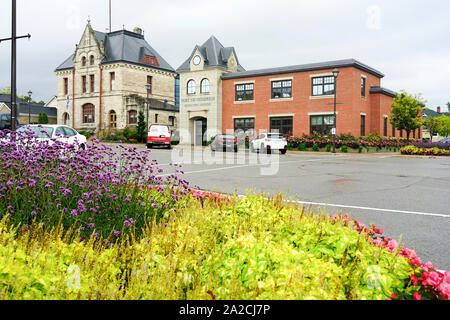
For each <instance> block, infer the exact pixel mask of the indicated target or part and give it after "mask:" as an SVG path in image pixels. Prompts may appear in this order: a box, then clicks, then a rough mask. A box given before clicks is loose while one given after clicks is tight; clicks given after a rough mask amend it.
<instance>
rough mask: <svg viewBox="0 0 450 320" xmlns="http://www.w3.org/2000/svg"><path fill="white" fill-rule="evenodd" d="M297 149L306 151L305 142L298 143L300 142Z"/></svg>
mask: <svg viewBox="0 0 450 320" xmlns="http://www.w3.org/2000/svg"><path fill="white" fill-rule="evenodd" d="M298 150H299V151H307V150H308V148H306V144H304V143H300V144H299V145H298Z"/></svg>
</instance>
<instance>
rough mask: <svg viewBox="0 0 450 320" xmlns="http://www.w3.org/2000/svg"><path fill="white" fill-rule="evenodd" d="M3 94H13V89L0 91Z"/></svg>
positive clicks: (7, 88) (8, 88)
mask: <svg viewBox="0 0 450 320" xmlns="http://www.w3.org/2000/svg"><path fill="white" fill-rule="evenodd" d="M0 93H1V94H11V87H6V88H3V89H0Z"/></svg>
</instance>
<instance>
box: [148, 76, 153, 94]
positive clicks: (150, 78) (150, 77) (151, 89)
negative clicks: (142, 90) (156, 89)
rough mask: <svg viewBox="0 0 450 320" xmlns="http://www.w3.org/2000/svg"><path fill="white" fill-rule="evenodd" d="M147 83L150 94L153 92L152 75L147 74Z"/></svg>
mask: <svg viewBox="0 0 450 320" xmlns="http://www.w3.org/2000/svg"><path fill="white" fill-rule="evenodd" d="M147 84H149V85H150V94H152V92H153V77H152V76H147Z"/></svg>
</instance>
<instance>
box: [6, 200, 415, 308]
mask: <svg viewBox="0 0 450 320" xmlns="http://www.w3.org/2000/svg"><path fill="white" fill-rule="evenodd" d="M144 235H145V237H143V238H142V239H141V240H134V239H129V240H124V239H120V240H119V241H118V242H116V244H115V246H114V247H112V248H107V247H106V246H103V245H102V244H101V243H100V244H99V243H95V242H94V240H93V239H91V241H90V242H88V243H86V242H84V243H83V242H69V241H68V240H66V239H69V238H71V237H70V234H66V233H64V232H63V231H62V230H59V229H53V230H51V231H44V230H43V229H42V227H41V226H39V227H35V228H32V230H30V231H25V230H18V229H14V228H12V227H10V226H9V224H8V221H7V219H4V220H3V221H2V222H1V224H0V299H129V300H130V299H131V300H134V299H155V300H159V299H175V300H178V299H192V300H196V299H221V300H229V299H238V300H240V299H386V298H389V297H390V295H391V294H392V293H393V290H394V288H398V289H400V290H401V289H402V288H404V287H405V286H406V285H407V283H408V279H409V277H408V276H409V274H411V273H412V269H411V266H410V265H409V263H408V261H407V260H406V259H404V258H401V257H398V256H395V255H392V254H390V253H388V252H387V251H386V250H385V249H382V248H377V247H374V246H373V245H372V244H370V242H369V240H368V239H366V238H365V237H364V236H360V235H358V233H357V232H356V231H354V230H352V229H351V228H349V227H348V226H346V225H345V223H343V222H341V221H337V220H330V219H328V217H326V216H325V214H324V213H320V212H319V214H314V212H312V210H311V209H305V208H295V207H294V206H288V205H286V204H285V202H283V201H282V199H281V198H280V197H277V198H275V199H272V200H265V199H264V198H263V197H262V196H259V197H256V196H251V197H248V198H243V199H239V200H234V201H232V203H231V204H230V205H226V204H219V205H213V203H208V201H206V203H205V202H204V203H203V204H202V203H200V202H199V201H197V200H193V199H191V200H188V202H187V204H186V208H185V209H183V210H181V211H180V213H179V214H178V215H177V216H176V217H174V216H172V217H171V221H170V222H169V223H168V225H167V226H165V225H162V224H156V222H154V223H153V224H151V225H149V226H148V227H147V229H146V230H145V232H144ZM374 269H375V270H377V274H376V277H375V278H374V276H373V275H374V274H373V272H371V270H374ZM78 274H79V282H78V281H77V280H78V278H77V275H78ZM368 284H369V286H368Z"/></svg>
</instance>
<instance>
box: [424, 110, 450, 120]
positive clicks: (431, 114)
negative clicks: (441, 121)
mask: <svg viewBox="0 0 450 320" xmlns="http://www.w3.org/2000/svg"><path fill="white" fill-rule="evenodd" d="M442 115H445V116H447V117H450V112H441V113H437V112H436V111H434V110H430V109H426V108H425V109H423V116H424V117H432V118H438V117H440V116H442Z"/></svg>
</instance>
